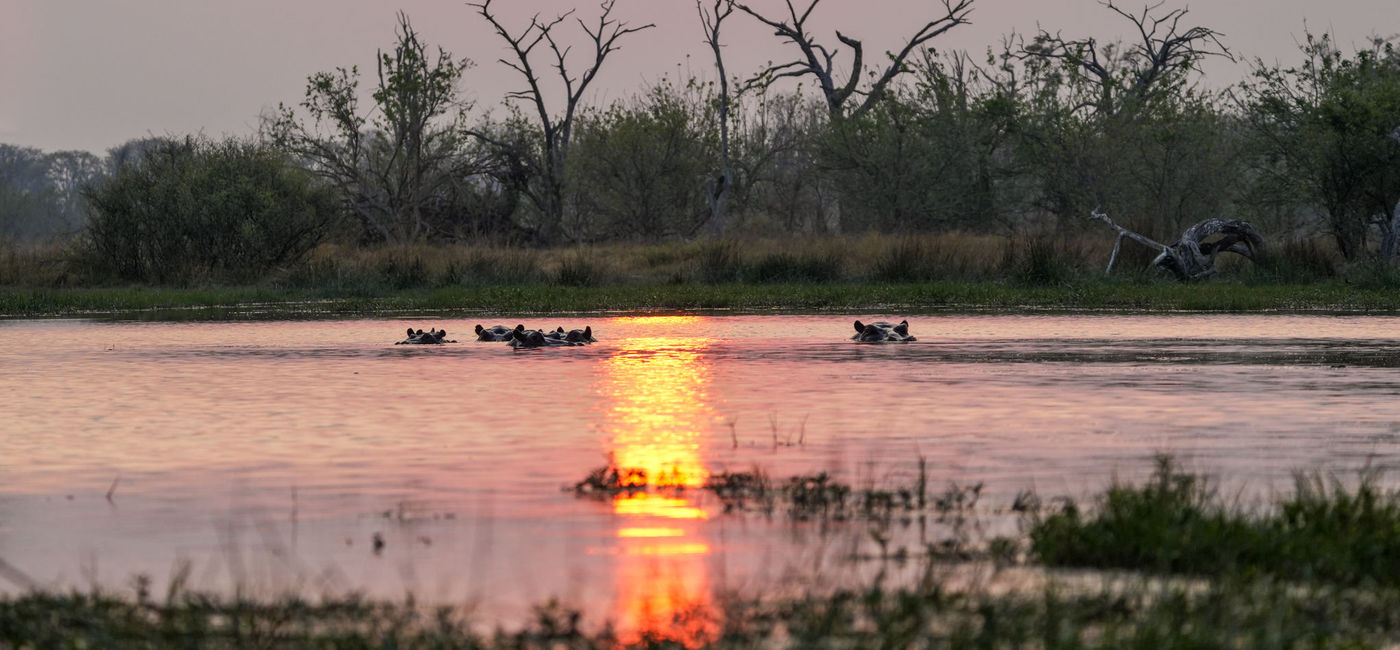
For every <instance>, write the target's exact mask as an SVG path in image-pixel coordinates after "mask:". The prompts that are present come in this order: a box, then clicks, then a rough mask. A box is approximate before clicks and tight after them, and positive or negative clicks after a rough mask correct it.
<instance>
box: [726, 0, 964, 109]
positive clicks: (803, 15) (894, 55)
mask: <svg viewBox="0 0 1400 650" xmlns="http://www.w3.org/2000/svg"><path fill="white" fill-rule="evenodd" d="M820 2H821V0H811V2H810V3H809V4H808V5H807V7H806V8H805V9H804V10H802V11H801V12H799V11H798V10H797V7H796V6H794V5H793V3H792V0H786V3H787V9H788V16H787V18H785V19H775V18H770V17H767V16H764V15H763V14H760V13H758V12H757V11H755V10H754V9H753V8H752V7H750V6H748V5H746V4H740V3H735V4H734V6H735V7H736V8H737V9H739V10H740V11H742V12H744V13H746V14H748V15H749V16H752V17H753V18H754V19H755V20H758V21H759V22H761V23H763V24H765V25H767V26H769V27H771V28H772V29H773V30H774V35H775V36H777V37H779V38H781V39H783V40H785V41H788V42H790V43H792V44H793V45H794V46H796V47H797V49H798V52H799V56H798V57H797V58H796V59H794V60H792V61H789V62H787V63H780V64H776V65H771V66H769V67H768V68H766V69H765V70H763V71H761V72H759V73H758V74H757V75H755V76H754V77H753V78H751V79H749V81H748V82H746V83H745V84H744V89H749V88H766V87H768V86H770V85H772V84H773V82H775V81H777V80H778V79H783V78H788V77H803V76H807V75H811V76H813V77H815V78H816V79H817V84H818V86H819V87H820V88H821V91H822V97H823V98H824V99H825V100H826V103H827V110H828V111H829V112H830V113H831V115H833V116H844V115H846V102H847V101H848V100H849V99H850V98H851V97H852V96H853V95H857V94H858V95H862V96H864V97H865V100H864V101H863V102H862V103H861V104H860V105H859V106H857V107H856V108H855V109H853V110H852V111H851V115H859V114H862V113H865V112H866V111H869V110H870V109H871V108H872V107H873V106H874V105H875V103H876V102H878V101H879V99H880V97H881V96H882V95H883V94H884V92H885V90H886V88H887V87H888V86H889V84H890V82H891V81H892V80H893V79H894V78H895V77H897V76H899V75H900V74H902V73H903V72H905V71H906V68H905V65H904V62H905V60H906V59H907V58H908V57H909V54H910V53H912V52H913V51H914V50H915V49H916V48H919V47H923V46H924V44H926V43H927V42H928V41H930V40H932V39H934V38H936V37H938V36H940V35H942V34H943V33H945V32H947V31H948V30H950V29H952V28H954V27H956V26H958V25H963V24H967V23H968V22H969V20H968V16H969V14H970V13H971V11H972V2H973V0H942V2H943V8H944V10H945V12H944V14H943V15H942V16H939V17H937V18H935V19H933V20H930V21H929V22H928V23H926V24H925V25H924V26H923V27H922V28H921V29H919V31H918V32H916V33H915V34H914V35H913V36H912V37H910V39H909V41H908V42H907V43H905V44H904V47H903V48H901V49H900V50H899V51H898V52H891V53H889V57H890V63H889V65H888V66H887V67H886V68H885V69H884V71H883V72H881V73H880V74H879V75H877V76H876V77H875V81H874V82H873V83H871V84H870V86H869V88H867V89H865V90H861V89H860V81H861V78H862V77H864V75H865V60H864V58H865V51H864V47H863V45H862V43H861V41H859V40H857V39H855V38H851V37H849V36H847V35H845V34H842V33H841V32H839V31H838V32H836V38H837V40H839V41H840V42H841V43H843V44H844V45H845V46H846V47H848V48H850V49H851V65H850V73H849V74H850V76H849V77H847V79H846V81H845V82H844V83H837V81H836V80H835V78H834V74H835V61H836V56H837V53H838V52H837V51H836V50H828V49H827V48H826V47H825V46H823V45H821V44H819V43H817V42H816V41H815V40H814V38H813V37H812V35H811V33H810V32H809V31H808V29H807V25H806V23H807V19H808V18H810V17H811V15H812V11H813V10H814V9H816V7H817V4H819V3H820Z"/></svg>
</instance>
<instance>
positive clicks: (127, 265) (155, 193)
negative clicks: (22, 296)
mask: <svg viewBox="0 0 1400 650" xmlns="http://www.w3.org/2000/svg"><path fill="white" fill-rule="evenodd" d="M85 196H86V198H87V200H88V204H89V207H90V209H91V212H92V222H91V224H90V225H89V226H88V229H87V233H86V238H85V240H84V243H83V245H82V246H81V247H80V250H81V253H80V256H81V260H82V262H83V263H84V264H85V265H86V266H88V267H89V268H90V270H91V271H92V272H94V273H95V274H99V275H102V276H106V277H112V278H117V279H121V280H131V281H141V282H153V283H158V284H191V283H196V282H201V281H209V280H214V281H247V280H252V279H256V278H258V277H260V276H262V275H263V274H266V273H267V272H269V271H272V270H274V269H276V268H278V267H281V266H284V265H288V264H292V263H295V262H298V261H300V260H301V259H303V258H304V257H305V255H306V253H307V252H308V251H310V250H311V249H312V248H313V247H315V246H316V245H317V244H319V243H320V242H321V241H322V239H323V238H324V237H325V234H326V232H327V229H328V228H329V226H330V224H331V222H332V220H333V219H335V217H336V216H337V213H338V205H337V202H336V200H335V198H334V195H333V194H332V193H331V192H330V191H329V190H327V189H325V188H323V187H319V186H318V185H317V184H316V183H315V182H314V181H313V179H312V178H311V176H310V175H309V174H308V173H306V172H305V171H304V170H302V169H300V168H298V167H296V166H295V165H293V164H291V163H290V162H289V161H288V160H286V158H284V156H283V155H282V154H280V153H278V152H277V151H275V150H273V149H270V148H267V147H264V146H262V145H259V144H254V143H248V142H241V141H237V140H227V141H223V142H211V141H208V140H205V139H200V138H185V139H184V140H166V141H162V142H160V143H158V144H156V145H154V146H153V148H152V150H151V151H150V152H149V153H148V154H147V155H145V156H143V157H142V158H141V159H139V160H137V161H135V162H133V163H129V164H127V165H124V166H123V167H121V169H119V170H118V171H117V172H116V174H115V175H114V176H113V177H111V178H110V179H109V180H107V181H106V182H103V183H100V184H98V185H95V186H91V187H89V188H88V189H87V190H86V191H85Z"/></svg>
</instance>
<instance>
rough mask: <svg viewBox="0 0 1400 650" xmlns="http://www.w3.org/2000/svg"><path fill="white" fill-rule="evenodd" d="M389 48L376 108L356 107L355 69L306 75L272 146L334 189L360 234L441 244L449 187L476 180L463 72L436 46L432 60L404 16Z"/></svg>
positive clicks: (274, 122)
mask: <svg viewBox="0 0 1400 650" xmlns="http://www.w3.org/2000/svg"><path fill="white" fill-rule="evenodd" d="M396 35H397V43H396V44H395V46H394V49H393V51H392V52H384V51H380V52H378V55H377V57H376V58H377V83H376V85H375V88H374V91H373V92H372V93H371V98H372V99H373V100H374V109H372V110H371V111H368V112H365V113H362V112H361V111H360V107H359V69H358V68H357V67H352V68H350V70H348V71H347V70H346V69H345V68H336V70H335V71H334V72H318V73H316V74H314V75H312V76H311V77H310V78H309V79H308V81H307V86H306V99H305V100H303V101H302V102H301V105H300V106H301V108H302V110H303V111H305V113H306V118H305V119H304V118H302V117H301V116H300V115H298V112H297V111H296V110H295V109H293V108H291V107H287V106H280V105H279V107H278V110H277V114H276V115H275V116H274V117H273V118H272V119H271V121H270V124H269V125H268V130H269V131H270V135H271V137H272V140H273V141H274V142H276V143H277V144H278V145H279V146H281V147H282V148H284V149H285V150H287V151H289V152H291V153H292V154H294V155H296V156H297V157H299V158H301V159H303V160H305V161H306V162H307V163H308V164H309V166H310V167H311V169H313V170H314V171H315V172H316V173H317V174H319V175H320V176H321V177H322V178H324V179H326V180H327V181H328V182H329V183H330V184H331V185H332V186H334V187H335V188H336V189H338V190H339V191H340V193H341V195H342V196H343V197H344V198H345V201H346V203H347V205H348V206H349V207H350V209H351V210H353V212H354V213H355V214H356V215H358V216H359V218H360V220H361V222H362V224H363V227H364V230H365V233H366V236H367V237H369V238H371V239H377V240H381V241H386V242H390V243H396V244H397V243H406V242H414V241H421V240H424V239H427V238H430V237H434V236H448V235H450V234H451V232H452V231H453V228H454V226H455V225H456V224H454V222H453V219H454V212H455V211H454V210H450V209H448V210H441V209H438V210H435V209H433V206H434V205H435V203H438V202H440V201H441V199H442V198H443V196H444V195H445V194H447V193H448V192H449V190H450V188H451V186H452V185H453V184H455V183H459V182H460V179H462V178H464V177H469V176H472V175H474V174H477V173H478V170H477V168H476V162H477V161H476V160H475V159H474V158H472V157H471V156H468V155H465V154H464V152H463V151H462V146H461V145H462V141H461V137H460V134H461V133H462V131H463V130H464V128H465V115H464V114H465V112H466V107H465V106H464V105H463V104H462V102H461V101H459V100H458V97H457V86H458V84H459V83H460V81H461V78H462V74H463V73H464V72H465V71H466V70H467V69H468V68H469V67H470V65H471V62H470V61H469V60H467V59H454V58H453V57H452V55H451V54H449V53H448V52H447V51H446V50H444V49H442V48H441V47H439V48H438V49H437V56H436V59H435V60H433V58H432V57H431V56H430V54H429V51H428V46H427V45H426V44H424V43H423V42H422V41H421V40H420V39H419V38H418V33H417V32H416V31H414V29H413V25H412V24H411V23H410V22H409V19H408V16H407V15H406V14H404V13H400V14H399V15H398V28H397V30H396Z"/></svg>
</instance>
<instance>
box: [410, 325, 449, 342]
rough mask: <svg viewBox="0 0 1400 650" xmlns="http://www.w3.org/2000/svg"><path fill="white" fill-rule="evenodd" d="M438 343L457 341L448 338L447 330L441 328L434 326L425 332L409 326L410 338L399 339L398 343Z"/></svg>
mask: <svg viewBox="0 0 1400 650" xmlns="http://www.w3.org/2000/svg"><path fill="white" fill-rule="evenodd" d="M437 343H456V341H448V340H447V330H439V329H438V328H436V327H434V328H433V329H431V330H429V331H428V332H424V331H423V330H415V329H413V328H412V327H410V328H408V338H406V339H404V340H402V341H399V342H398V343H397V344H396V345H405V344H411V345H434V344H437Z"/></svg>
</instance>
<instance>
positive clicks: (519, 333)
mask: <svg viewBox="0 0 1400 650" xmlns="http://www.w3.org/2000/svg"><path fill="white" fill-rule="evenodd" d="M476 340H478V341H509V342H510V346H511V347H513V348H541V347H547V346H555V345H587V344H589V343H596V342H598V339H595V338H593V327H592V326H589V327H585V328H583V329H581V330H569V331H567V332H566V331H564V328H562V327H560V328H559V329H556V330H527V329H525V326H524V325H516V326H515V329H511V328H509V327H506V326H505V325H493V326H491V327H482V326H480V325H477V326H476ZM441 343H456V341H449V340H448V339H447V330H445V329H444V330H439V329H437V328H433V329H431V330H428V331H427V332H424V331H423V330H414V329H413V328H412V327H410V328H408V338H406V339H404V340H402V341H399V342H397V343H395V344H394V345H438V344H441Z"/></svg>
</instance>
